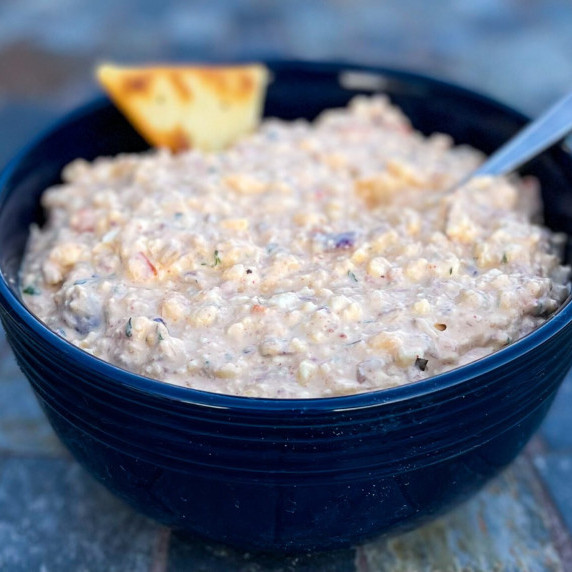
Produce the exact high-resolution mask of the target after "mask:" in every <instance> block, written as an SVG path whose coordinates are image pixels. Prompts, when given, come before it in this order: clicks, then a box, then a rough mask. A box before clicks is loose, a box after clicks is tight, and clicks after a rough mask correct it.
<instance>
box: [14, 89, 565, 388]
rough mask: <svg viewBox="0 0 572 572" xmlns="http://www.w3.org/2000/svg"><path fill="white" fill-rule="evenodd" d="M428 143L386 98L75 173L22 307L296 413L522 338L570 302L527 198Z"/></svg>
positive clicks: (128, 359)
mask: <svg viewBox="0 0 572 572" xmlns="http://www.w3.org/2000/svg"><path fill="white" fill-rule="evenodd" d="M481 160H482V156H481V154H480V153H478V152H477V151H475V150H474V149H471V148H468V147H454V146H453V145H452V141H451V139H450V138H449V137H448V136H446V135H442V134H435V135H432V136H430V137H424V136H422V135H421V134H420V133H418V132H416V131H414V130H413V129H412V128H411V126H410V123H409V121H408V120H407V118H406V117H405V116H404V115H403V114H402V113H401V112H400V111H399V110H398V109H397V108H396V107H394V106H392V105H391V104H390V103H389V102H388V100H387V99H386V98H385V97H381V96H377V97H373V98H363V97H361V98H356V99H354V100H353V101H352V102H351V104H350V105H349V106H348V108H347V109H339V110H331V111H327V112H325V113H324V114H322V115H321V116H320V117H319V118H318V119H317V120H316V121H315V122H313V123H309V122H307V121H302V120H299V121H294V122H284V121H280V120H276V119H269V120H266V121H265V122H264V123H263V124H262V126H261V128H260V129H259V131H258V132H257V133H255V134H253V135H252V136H249V137H247V138H245V139H243V140H241V141H240V142H239V143H237V144H236V145H235V146H234V147H232V148H231V149H228V150H227V151H224V152H220V153H202V152H199V151H188V152H184V153H181V154H177V155H173V154H170V153H169V152H166V151H150V152H148V153H144V154H138V155H135V154H132V155H121V156H118V157H115V158H100V159H97V160H96V161H95V162H93V163H87V162H86V161H83V160H78V161H75V162H73V163H72V164H70V165H69V166H68V167H66V169H65V170H64V173H63V179H64V183H63V184H61V185H58V186H56V187H52V188H50V189H48V190H47V191H46V192H45V194H44V195H43V199H42V204H43V206H44V207H45V209H46V213H47V223H46V224H45V225H44V226H43V227H42V228H37V227H34V228H33V229H32V233H31V238H30V241H29V245H28V250H27V254H26V257H25V260H24V263H23V267H22V271H21V284H22V293H23V298H24V301H25V303H26V304H27V305H28V307H29V308H30V309H31V310H32V311H33V312H34V313H35V314H36V315H37V316H38V317H39V318H40V319H41V320H43V321H44V322H45V323H46V325H47V326H48V327H50V328H51V329H53V330H55V331H56V332H58V333H59V334H60V335H61V336H63V337H64V338H66V339H67V340H69V341H70V342H72V343H73V344H75V345H76V346H78V347H80V348H82V349H83V350H85V351H86V352H89V353H90V354H93V355H95V356H98V357H100V358H102V359H104V360H107V361H109V362H111V363H113V364H116V365H118V366H120V367H122V368H125V369H128V370H131V371H133V372H136V373H139V374H142V375H145V376H148V377H151V378H155V379H158V380H162V381H165V382H168V383H172V384H176V385H182V386H186V387H192V388H196V389H201V390H207V391H213V392H219V393H226V394H232V395H246V396H260V397H277V398H292V397H294V398H309V397H327V396H336V395H343V394H351V393H357V392H363V391H369V390H374V389H381V388H388V387H392V386H397V385H401V384H405V383H409V382H413V381H417V380H419V379H422V378H425V377H428V376H432V375H434V374H436V373H439V372H442V371H445V370H449V369H451V368H454V367H457V366H460V365H462V364H466V363H468V362H471V361H474V360H476V359H478V358H480V357H482V356H485V355H487V354H490V353H491V352H493V351H495V350H498V349H500V348H502V347H503V346H506V345H507V344H510V343H511V342H512V341H514V340H516V339H518V338H520V337H522V336H524V335H526V334H528V333H529V332H531V331H532V330H534V329H535V328H536V327H538V326H539V325H540V324H542V323H543V322H544V321H545V320H546V317H547V316H548V315H549V314H550V313H552V312H553V311H554V310H555V309H556V308H557V307H558V306H559V304H561V303H562V301H563V300H564V299H565V297H566V296H567V294H568V287H567V280H568V268H566V267H563V266H561V265H560V263H559V258H558V256H557V253H556V250H557V249H556V247H555V244H556V243H557V242H558V239H559V237H558V236H555V235H553V234H552V233H551V232H550V231H548V230H547V229H545V228H542V227H541V226H538V225H535V224H533V223H532V222H531V218H532V217H533V215H534V214H535V213H536V211H537V210H538V196H539V193H538V189H537V187H536V183H535V181H534V180H531V179H511V180H506V179H502V178H480V179H477V180H474V181H473V182H472V183H470V184H469V185H467V186H465V187H463V188H461V189H460V190H458V191H457V192H455V193H454V194H452V195H449V196H442V195H438V193H439V191H440V190H441V189H444V188H447V187H448V186H450V185H451V184H453V183H455V182H456V181H458V180H459V179H461V178H462V176H463V175H464V174H466V173H467V172H469V171H471V170H472V169H474V168H475V167H476V166H477V165H478V164H479V162H480V161H481Z"/></svg>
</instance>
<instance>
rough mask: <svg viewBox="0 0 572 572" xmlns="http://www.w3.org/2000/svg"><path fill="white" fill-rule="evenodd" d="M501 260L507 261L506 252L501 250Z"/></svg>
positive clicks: (504, 262)
mask: <svg viewBox="0 0 572 572" xmlns="http://www.w3.org/2000/svg"><path fill="white" fill-rule="evenodd" d="M501 262H502V263H503V264H506V263H507V262H508V258H507V256H506V252H503V253H502V260H501Z"/></svg>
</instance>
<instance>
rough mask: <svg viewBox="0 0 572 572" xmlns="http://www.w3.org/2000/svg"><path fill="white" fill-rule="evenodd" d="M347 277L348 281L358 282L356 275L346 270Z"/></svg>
mask: <svg viewBox="0 0 572 572" xmlns="http://www.w3.org/2000/svg"><path fill="white" fill-rule="evenodd" d="M348 276H349V277H350V280H353V281H354V282H357V281H358V279H357V278H356V275H355V274H354V273H353V272H352V271H351V270H348Z"/></svg>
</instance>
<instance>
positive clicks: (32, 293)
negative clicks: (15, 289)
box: [22, 286, 40, 296]
mask: <svg viewBox="0 0 572 572" xmlns="http://www.w3.org/2000/svg"><path fill="white" fill-rule="evenodd" d="M22 292H23V293H24V294H28V296H38V295H39V294H40V291H39V290H38V289H37V288H36V287H35V286H26V287H25V288H24V289H23V290H22Z"/></svg>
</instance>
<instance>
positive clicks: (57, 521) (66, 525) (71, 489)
mask: <svg viewBox="0 0 572 572" xmlns="http://www.w3.org/2000/svg"><path fill="white" fill-rule="evenodd" d="M0 507H1V509H0V570H7V571H10V572H20V571H21V572H31V571H40V570H42V571H52V570H54V571H56V570H66V571H67V570H70V571H71V570H89V571H90V572H126V571H129V572H148V570H149V569H150V567H151V564H152V561H153V558H154V549H155V545H156V538H157V533H158V531H159V526H158V525H156V524H153V523H151V522H150V521H149V520H147V519H146V518H144V517H141V516H139V515H137V514H135V513H134V512H133V511H132V510H130V509H129V508H127V507H126V506H124V505H123V504H122V503H121V502H120V501H119V500H117V499H115V498H114V497H112V496H111V495H110V494H109V493H108V492H107V491H105V490H104V489H103V487H101V486H100V485H98V484H97V483H95V482H94V481H93V480H92V479H91V478H90V477H88V475H87V474H86V473H85V472H84V471H83V470H82V469H81V468H80V467H79V466H78V465H77V464H76V463H72V462H68V461H66V460H60V459H41V460H34V459H16V458H11V459H4V460H2V459H0Z"/></svg>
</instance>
